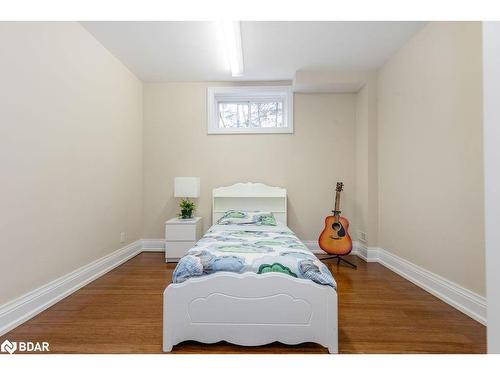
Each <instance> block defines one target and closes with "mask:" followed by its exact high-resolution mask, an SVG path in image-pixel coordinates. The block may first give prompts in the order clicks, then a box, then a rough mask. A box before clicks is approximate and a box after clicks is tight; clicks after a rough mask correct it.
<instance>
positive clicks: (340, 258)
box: [319, 255, 358, 269]
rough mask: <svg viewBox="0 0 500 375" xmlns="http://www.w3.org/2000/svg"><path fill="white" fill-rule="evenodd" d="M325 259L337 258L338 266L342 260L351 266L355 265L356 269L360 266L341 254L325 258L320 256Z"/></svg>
mask: <svg viewBox="0 0 500 375" xmlns="http://www.w3.org/2000/svg"><path fill="white" fill-rule="evenodd" d="M325 259H337V266H338V265H339V264H340V262H345V263H347V264H349V265H350V266H351V267H353V268H354V269H357V268H358V266H356V265H355V264H354V263H351V262H349V261H348V260H345V259H344V258H342V257H341V256H340V255H330V256H326V257H324V258H319V260H325Z"/></svg>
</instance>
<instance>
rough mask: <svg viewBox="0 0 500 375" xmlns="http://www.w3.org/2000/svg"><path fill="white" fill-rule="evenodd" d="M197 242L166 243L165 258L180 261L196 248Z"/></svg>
mask: <svg viewBox="0 0 500 375" xmlns="http://www.w3.org/2000/svg"><path fill="white" fill-rule="evenodd" d="M195 244H196V241H176V242H171V241H165V256H166V258H167V259H168V260H169V261H170V260H178V259H180V258H182V257H183V256H184V255H186V253H187V252H188V251H189V250H190V249H191V248H192V247H194V245H195Z"/></svg>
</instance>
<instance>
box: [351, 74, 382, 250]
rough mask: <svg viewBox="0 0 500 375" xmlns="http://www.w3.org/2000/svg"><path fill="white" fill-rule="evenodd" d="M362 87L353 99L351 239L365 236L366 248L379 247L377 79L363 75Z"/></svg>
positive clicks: (371, 75)
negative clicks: (354, 111)
mask: <svg viewBox="0 0 500 375" xmlns="http://www.w3.org/2000/svg"><path fill="white" fill-rule="evenodd" d="M363 81H364V85H363V87H362V88H361V89H360V90H359V92H358V93H357V97H356V127H355V135H356V136H355V145H354V149H355V168H354V169H355V182H354V190H355V198H354V222H355V224H356V226H355V227H354V228H353V229H354V230H353V231H351V236H352V238H353V239H356V240H361V238H360V237H359V233H358V231H362V232H364V233H365V234H366V240H365V241H364V242H365V243H366V245H368V246H377V244H378V174H377V168H378V165H377V75H376V73H373V72H370V73H369V72H367V73H365V74H364V75H363Z"/></svg>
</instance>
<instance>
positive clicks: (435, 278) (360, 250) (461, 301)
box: [304, 241, 486, 325]
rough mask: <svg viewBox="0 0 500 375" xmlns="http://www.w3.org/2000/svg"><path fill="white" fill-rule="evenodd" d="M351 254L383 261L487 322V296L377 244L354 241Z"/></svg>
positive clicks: (312, 247) (316, 248) (311, 245)
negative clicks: (370, 245) (373, 245)
mask: <svg viewBox="0 0 500 375" xmlns="http://www.w3.org/2000/svg"><path fill="white" fill-rule="evenodd" d="M304 244H305V245H306V246H307V247H308V248H309V249H310V250H311V251H312V252H314V253H324V252H323V251H322V250H321V249H320V248H319V246H318V243H317V242H316V241H304ZM351 254H353V255H357V256H358V257H360V258H361V259H363V260H364V261H365V262H377V263H380V264H382V265H383V266H385V267H387V268H389V269H390V270H391V271H393V272H395V273H397V274H398V275H400V276H402V277H404V278H405V279H407V280H408V281H411V282H412V283H414V284H415V285H417V286H419V287H420V288H422V289H424V290H425V291H427V292H429V293H431V294H432V295H434V296H436V297H437V298H439V299H441V300H442V301H444V302H446V303H447V304H449V305H451V306H453V307H454V308H456V309H457V310H459V311H461V312H463V313H464V314H466V315H468V316H470V317H471V318H472V319H474V320H476V321H478V322H479V323H481V324H484V325H486V298H485V297H483V296H480V295H479V294H477V293H474V292H472V291H470V290H468V289H466V288H464V287H462V286H460V285H458V284H455V283H454V282H452V281H450V280H447V279H445V278H444V277H441V276H439V275H436V274H435V273H432V272H430V271H428V270H426V269H424V268H422V267H420V266H417V265H416V264H413V263H411V262H409V261H407V260H405V259H403V258H400V257H398V256H397V255H394V254H392V253H390V252H389V251H387V250H384V249H381V248H378V247H368V246H366V245H365V244H363V243H362V242H359V241H354V243H353V250H352V252H351Z"/></svg>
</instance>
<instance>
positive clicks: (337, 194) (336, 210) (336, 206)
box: [335, 191, 340, 215]
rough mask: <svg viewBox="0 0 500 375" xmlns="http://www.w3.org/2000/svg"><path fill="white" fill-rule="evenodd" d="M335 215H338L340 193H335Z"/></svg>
mask: <svg viewBox="0 0 500 375" xmlns="http://www.w3.org/2000/svg"><path fill="white" fill-rule="evenodd" d="M335 214H336V215H340V191H337V192H335Z"/></svg>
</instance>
